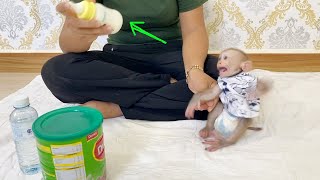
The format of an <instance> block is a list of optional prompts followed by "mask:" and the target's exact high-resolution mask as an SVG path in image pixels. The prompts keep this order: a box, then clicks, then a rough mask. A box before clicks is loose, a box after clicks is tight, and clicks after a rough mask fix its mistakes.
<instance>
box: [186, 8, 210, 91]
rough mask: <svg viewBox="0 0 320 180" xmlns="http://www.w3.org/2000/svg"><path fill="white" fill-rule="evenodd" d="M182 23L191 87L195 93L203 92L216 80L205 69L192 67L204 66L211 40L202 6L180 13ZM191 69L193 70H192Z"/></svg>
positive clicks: (189, 84) (187, 70)
mask: <svg viewBox="0 0 320 180" xmlns="http://www.w3.org/2000/svg"><path fill="white" fill-rule="evenodd" d="M180 23H181V31H182V38H183V49H182V52H183V61H184V67H185V71H186V72H188V74H189V77H188V79H187V81H188V86H189V89H190V90H191V91H192V92H193V93H197V92H201V91H203V90H205V89H207V88H209V87H210V86H211V85H212V84H216V81H215V80H214V79H212V78H211V77H210V76H208V75H207V74H206V73H204V72H203V71H201V70H199V69H196V68H193V69H191V68H192V66H194V65H198V66H200V67H201V68H202V69H203V68H204V62H205V59H206V57H207V54H208V47H209V40H208V35H207V31H206V27H205V23H204V17H203V8H202V6H200V7H198V8H196V9H193V10H190V11H187V12H182V13H180ZM190 69H191V70H190Z"/></svg>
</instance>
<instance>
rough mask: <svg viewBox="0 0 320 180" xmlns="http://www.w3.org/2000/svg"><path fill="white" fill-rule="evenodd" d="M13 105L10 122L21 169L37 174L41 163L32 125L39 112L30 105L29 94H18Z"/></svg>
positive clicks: (26, 172) (28, 173)
mask: <svg viewBox="0 0 320 180" xmlns="http://www.w3.org/2000/svg"><path fill="white" fill-rule="evenodd" d="M13 107H14V108H15V109H14V111H13V112H12V113H11V114H10V123H11V128H12V132H13V140H14V142H15V145H16V152H17V155H18V161H19V165H20V169H21V171H22V172H23V173H24V174H27V175H31V174H36V173H38V172H40V164H39V157H38V152H37V147H36V140H35V137H34V136H33V132H32V129H31V127H32V123H33V122H34V121H35V120H36V119H37V118H38V113H37V111H36V110H35V109H34V108H33V107H31V106H30V103H29V98H28V97H27V96H17V97H16V99H15V101H14V102H13Z"/></svg>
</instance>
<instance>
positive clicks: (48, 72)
mask: <svg viewBox="0 0 320 180" xmlns="http://www.w3.org/2000/svg"><path fill="white" fill-rule="evenodd" d="M71 59H72V56H71V55H70V54H62V55H58V56H55V57H53V58H51V59H49V60H48V61H47V62H46V63H45V64H44V65H43V66H42V69H41V75H42V78H43V79H44V80H47V79H48V78H49V77H50V78H52V77H53V76H57V75H59V76H62V72H64V71H65V68H66V66H67V64H68V63H69V62H68V61H70V60H71Z"/></svg>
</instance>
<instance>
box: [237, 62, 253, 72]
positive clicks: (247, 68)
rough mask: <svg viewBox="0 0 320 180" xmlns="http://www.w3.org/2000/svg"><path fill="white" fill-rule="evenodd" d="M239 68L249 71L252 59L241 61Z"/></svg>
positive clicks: (251, 66)
mask: <svg viewBox="0 0 320 180" xmlns="http://www.w3.org/2000/svg"><path fill="white" fill-rule="evenodd" d="M240 66H241V69H242V71H244V72H248V71H251V70H252V69H253V65H252V61H244V62H242V63H241V65H240Z"/></svg>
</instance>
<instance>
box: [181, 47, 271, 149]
mask: <svg viewBox="0 0 320 180" xmlns="http://www.w3.org/2000/svg"><path fill="white" fill-rule="evenodd" d="M217 69H218V71H219V78H218V85H217V86H215V87H213V88H210V89H208V90H206V91H203V92H200V93H197V94H195V95H194V96H193V97H192V99H191V100H190V102H189V104H188V107H187V109H186V113H185V115H186V117H187V118H193V117H194V112H195V110H203V109H202V105H203V104H205V103H208V102H210V101H212V100H214V99H215V98H216V97H218V96H219V97H220V100H221V102H219V103H218V104H217V106H216V107H215V108H214V109H213V111H211V112H209V115H208V120H207V123H206V127H204V128H203V129H202V130H201V131H200V132H199V134H200V136H201V137H202V138H203V139H204V142H203V144H206V145H208V146H207V148H206V150H207V151H216V150H217V149H220V148H223V147H226V146H229V145H232V144H234V143H236V142H237V141H238V140H239V139H240V137H241V136H242V135H243V134H244V132H245V131H246V130H247V129H251V130H261V129H260V128H254V127H249V125H250V123H251V121H252V118H254V117H257V116H258V115H259V110H260V99H259V96H260V95H262V94H263V93H265V92H266V91H267V90H268V89H269V87H270V86H268V84H269V83H268V82H267V81H263V80H259V81H258V79H257V77H255V76H253V75H252V74H250V73H248V71H250V70H252V62H251V61H249V59H248V56H247V55H246V54H245V53H244V52H243V51H241V50H239V49H235V48H229V49H226V50H223V51H222V52H221V54H220V56H219V58H218V63H217ZM208 110H209V111H210V108H208Z"/></svg>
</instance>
